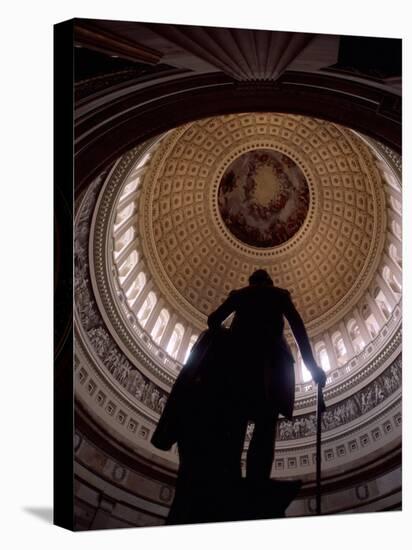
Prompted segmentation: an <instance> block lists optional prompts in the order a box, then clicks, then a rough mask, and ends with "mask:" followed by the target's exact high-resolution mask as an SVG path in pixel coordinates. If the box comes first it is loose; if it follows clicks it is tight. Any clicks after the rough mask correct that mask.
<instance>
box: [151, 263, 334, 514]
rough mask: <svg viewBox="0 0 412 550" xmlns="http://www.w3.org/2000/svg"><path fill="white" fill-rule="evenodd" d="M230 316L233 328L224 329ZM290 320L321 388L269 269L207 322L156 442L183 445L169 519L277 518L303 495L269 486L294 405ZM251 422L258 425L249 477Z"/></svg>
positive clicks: (294, 485) (288, 303)
mask: <svg viewBox="0 0 412 550" xmlns="http://www.w3.org/2000/svg"><path fill="white" fill-rule="evenodd" d="M232 313H234V317H233V321H232V323H231V326H230V328H229V329H226V328H223V327H222V323H223V321H224V320H225V319H226V318H227V317H228V316H229V315H231V314H232ZM284 317H286V319H287V320H288V321H289V324H290V326H291V328H292V331H293V334H294V336H295V338H296V340H297V342H298V345H299V348H300V351H301V354H302V357H303V360H304V362H305V364H306V366H307V368H308V369H309V370H310V372H311V373H312V376H313V377H314V379H315V381H316V382H320V383H321V384H324V382H325V378H326V376H325V373H324V372H323V370H322V369H320V368H319V367H318V366H317V364H316V362H315V359H314V357H313V354H312V350H311V346H310V343H309V339H308V336H307V333H306V330H305V327H304V325H303V322H302V319H301V317H300V315H299V314H298V312H297V311H296V309H295V307H294V305H293V303H292V300H291V298H290V294H289V292H288V291H286V290H284V289H281V288H276V287H274V286H273V282H272V280H271V278H270V276H269V275H268V273H267V272H266V271H264V270H258V271H256V272H254V273H253V274H252V275H251V277H250V279H249V286H247V287H245V288H242V289H239V290H235V291H232V292H231V293H230V294H229V297H228V298H227V300H226V301H225V302H224V303H223V304H222V305H221V306H220V307H219V308H218V309H217V310H216V311H215V312H213V313H212V314H211V315H210V316H209V318H208V325H209V329H208V330H206V331H204V332H203V333H202V334H201V335H200V336H199V338H198V340H197V342H196V343H195V345H194V346H193V348H192V351H191V353H190V355H189V358H188V361H187V363H186V364H185V365H184V367H183V369H182V371H181V372H180V374H179V376H178V377H177V379H176V382H175V384H174V386H173V388H172V391H171V393H170V395H169V398H168V400H167V402H166V406H165V408H164V410H163V413H162V415H161V417H160V420H159V422H158V425H157V428H156V430H155V432H154V434H153V436H152V439H151V442H152V444H153V445H154V446H156V447H157V448H159V449H163V450H168V449H170V448H171V447H172V445H173V444H174V443H177V446H178V451H179V471H178V479H177V485H176V494H175V499H174V502H173V505H172V508H171V511H170V514H169V518H168V523H194V522H201V521H227V520H236V519H253V518H259V517H260V518H262V517H280V516H282V515H283V514H284V510H285V509H286V507H287V506H288V504H289V502H290V501H291V500H292V499H293V498H294V496H295V495H296V493H297V491H298V489H299V487H300V482H275V481H273V480H272V481H270V482H269V477H270V471H271V466H272V462H273V455H274V444H275V435H276V422H277V418H278V415H279V414H283V415H284V416H286V417H287V418H291V416H292V412H293V405H294V394H295V380H294V366H293V363H294V359H293V356H292V354H291V351H290V349H289V347H288V345H287V343H286V340H285V339H284V337H283V328H284ZM249 420H252V421H253V422H254V424H255V427H254V431H253V435H252V439H251V442H250V445H249V450H248V455H247V467H246V479H242V474H241V454H242V450H243V445H244V438H245V433H246V428H247V424H248V421H249Z"/></svg>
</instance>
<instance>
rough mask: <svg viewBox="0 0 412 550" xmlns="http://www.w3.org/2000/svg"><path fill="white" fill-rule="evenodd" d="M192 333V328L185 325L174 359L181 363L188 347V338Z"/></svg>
mask: <svg viewBox="0 0 412 550" xmlns="http://www.w3.org/2000/svg"><path fill="white" fill-rule="evenodd" d="M192 334H193V328H192V327H187V328H186V330H185V333H184V334H183V338H182V341H181V343H180V346H179V350H178V352H177V357H176V359H177V361H179V363H183V361H184V360H185V357H186V351H187V348H188V347H189V343H190V338H191V337H192Z"/></svg>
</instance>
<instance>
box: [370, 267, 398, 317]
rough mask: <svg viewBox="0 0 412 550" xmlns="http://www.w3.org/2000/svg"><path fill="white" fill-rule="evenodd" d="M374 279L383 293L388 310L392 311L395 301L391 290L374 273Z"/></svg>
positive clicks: (378, 275) (377, 274)
mask: <svg viewBox="0 0 412 550" xmlns="http://www.w3.org/2000/svg"><path fill="white" fill-rule="evenodd" d="M375 278H376V282H377V283H378V286H379V287H380V289H381V290H382V292H383V293H384V295H385V298H386V299H387V300H388V303H389V307H390V310H391V311H392V310H393V308H394V307H395V306H396V300H395V296H394V295H393V293H392V290H391V288H390V287H389V285H388V283H387V282H386V281H385V279H384V278H383V277H381V275H380V274H379V273H375Z"/></svg>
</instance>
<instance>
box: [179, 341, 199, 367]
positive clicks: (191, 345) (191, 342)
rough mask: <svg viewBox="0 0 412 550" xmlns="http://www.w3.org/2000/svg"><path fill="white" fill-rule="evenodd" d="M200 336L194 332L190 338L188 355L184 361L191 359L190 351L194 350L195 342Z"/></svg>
mask: <svg viewBox="0 0 412 550" xmlns="http://www.w3.org/2000/svg"><path fill="white" fill-rule="evenodd" d="M198 336H199V335H198V334H193V335H192V337H191V338H190V341H189V345H188V346H187V350H186V355H185V358H184V359H183V363H186V361H187V360H188V359H189V355H190V352H191V351H192V348H193V346H194V343H195V342H196V340H197V339H198Z"/></svg>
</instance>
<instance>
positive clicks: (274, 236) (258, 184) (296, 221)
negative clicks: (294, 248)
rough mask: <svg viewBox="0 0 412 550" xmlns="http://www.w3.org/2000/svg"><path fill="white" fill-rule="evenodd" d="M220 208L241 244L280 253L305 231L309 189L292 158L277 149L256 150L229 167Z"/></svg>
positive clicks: (220, 189) (223, 180)
mask: <svg viewBox="0 0 412 550" xmlns="http://www.w3.org/2000/svg"><path fill="white" fill-rule="evenodd" d="M218 203H219V211H220V215H221V216H222V219H223V221H224V223H225V225H226V227H227V228H228V229H229V231H230V232H231V233H232V234H233V235H234V236H235V237H236V238H237V239H239V240H240V241H242V242H243V243H246V244H249V245H251V246H255V247H260V248H268V247H274V246H278V245H280V244H282V243H284V242H286V241H288V240H289V239H290V238H291V237H293V235H294V234H295V233H296V232H297V231H298V230H299V228H300V227H301V226H302V225H303V222H304V221H305V218H306V215H307V213H308V209H309V187H308V184H307V182H306V179H305V176H304V175H303V172H302V170H301V169H300V168H299V166H297V164H296V163H295V162H294V161H293V160H292V159H291V158H289V157H287V156H286V155H284V154H283V153H280V152H278V151H273V150H271V149H256V150H254V151H248V152H247V153H244V154H243V155H241V156H240V157H238V158H237V159H235V160H234V161H233V162H232V163H231V164H230V165H229V166H228V167H227V169H226V171H225V173H224V174H223V177H222V179H221V182H220V185H219V190H218Z"/></svg>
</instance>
